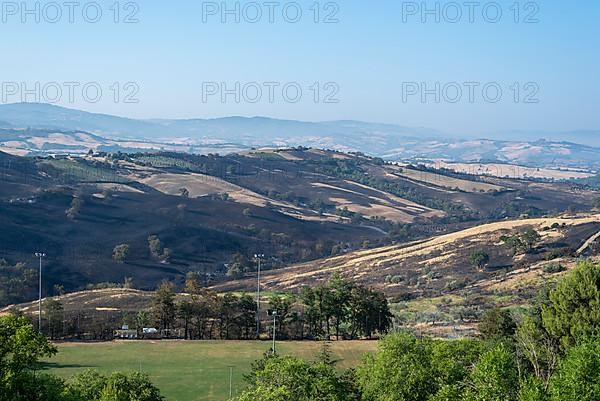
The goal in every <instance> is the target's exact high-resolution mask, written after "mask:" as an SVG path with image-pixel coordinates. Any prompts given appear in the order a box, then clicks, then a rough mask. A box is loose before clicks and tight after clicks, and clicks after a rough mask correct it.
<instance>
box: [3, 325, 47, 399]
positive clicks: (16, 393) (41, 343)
mask: <svg viewBox="0 0 600 401" xmlns="http://www.w3.org/2000/svg"><path fill="white" fill-rule="evenodd" d="M54 354H56V348H54V347H53V346H52V345H51V344H50V343H48V340H47V339H46V338H45V337H44V336H42V335H41V334H39V333H38V332H37V331H35V330H34V329H33V326H32V325H31V324H30V323H29V321H28V320H27V319H26V318H25V317H22V316H21V317H17V316H13V315H8V316H2V317H0V401H21V400H22V401H25V400H30V399H38V398H36V397H37V395H39V390H40V388H39V387H37V388H36V385H35V378H34V371H35V370H37V369H38V368H39V366H38V360H39V359H41V358H47V357H50V356H52V355H54Z"/></svg>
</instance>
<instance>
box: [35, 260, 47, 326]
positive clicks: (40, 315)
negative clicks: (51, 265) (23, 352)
mask: <svg viewBox="0 0 600 401" xmlns="http://www.w3.org/2000/svg"><path fill="white" fill-rule="evenodd" d="M35 256H36V257H37V258H39V259H40V273H39V274H38V276H39V301H38V331H39V332H40V333H41V332H42V258H45V257H46V254H45V253H44V252H36V253H35Z"/></svg>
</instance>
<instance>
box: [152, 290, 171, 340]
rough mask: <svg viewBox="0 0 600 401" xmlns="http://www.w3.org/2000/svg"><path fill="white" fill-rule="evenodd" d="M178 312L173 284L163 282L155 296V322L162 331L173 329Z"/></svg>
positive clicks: (153, 308)
mask: <svg viewBox="0 0 600 401" xmlns="http://www.w3.org/2000/svg"><path fill="white" fill-rule="evenodd" d="M176 310H177V308H176V306H175V292H174V291H173V284H172V283H170V282H168V281H163V282H162V283H161V284H160V286H159V287H158V289H157V290H156V293H155V294H154V301H153V307H152V312H153V314H154V320H155V321H156V322H157V324H158V325H159V327H160V328H161V329H163V330H166V329H169V328H170V327H171V325H172V324H173V322H174V321H175V313H176Z"/></svg>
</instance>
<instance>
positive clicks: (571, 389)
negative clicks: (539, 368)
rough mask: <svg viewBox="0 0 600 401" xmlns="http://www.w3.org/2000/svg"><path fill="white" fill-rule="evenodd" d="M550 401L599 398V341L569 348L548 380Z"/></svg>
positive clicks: (586, 400)
mask: <svg viewBox="0 0 600 401" xmlns="http://www.w3.org/2000/svg"><path fill="white" fill-rule="evenodd" d="M550 394H551V400H552V401H598V400H600V342H599V341H597V340H596V341H594V342H589V343H583V344H581V345H579V346H576V347H574V348H572V349H570V350H569V352H568V354H567V357H566V358H565V359H564V360H563V361H562V362H561V364H560V367H559V369H558V371H557V373H556V374H555V375H554V376H553V377H552V380H551V381H550Z"/></svg>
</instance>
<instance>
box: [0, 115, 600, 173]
mask: <svg viewBox="0 0 600 401" xmlns="http://www.w3.org/2000/svg"><path fill="white" fill-rule="evenodd" d="M0 120H1V121H3V123H2V124H0V127H2V129H0V150H2V151H5V152H10V153H13V154H18V155H36V154H64V153H71V154H85V153H87V152H88V150H89V149H94V150H96V151H106V152H117V151H121V152H148V151H159V150H165V151H179V152H189V153H196V154H203V153H204V154H205V153H219V154H228V153H235V152H239V151H242V150H249V149H251V148H254V147H263V146H269V147H275V148H285V147H295V146H309V147H314V148H325V149H335V150H339V151H343V152H357V151H360V152H364V153H366V154H369V155H371V156H377V157H382V158H384V159H386V160H391V161H399V160H404V161H406V160H410V161H420V162H437V161H443V162H460V163H472V162H477V163H479V162H493V163H509V164H518V165H524V166H528V167H534V168H543V167H550V168H555V167H563V168H574V169H582V170H585V171H591V172H594V173H595V172H596V171H599V170H600V164H599V163H600V162H599V161H598V160H600V157H599V156H600V149H599V148H598V147H599V146H600V142H599V141H600V140H599V139H598V138H599V136H598V135H596V133H595V132H593V131H589V132H588V131H577V132H573V133H561V134H560V138H562V140H561V141H558V140H556V139H553V138H556V137H557V135H556V134H548V135H544V134H540V133H537V134H527V135H526V134H523V135H508V136H502V135H496V136H495V137H492V138H490V137H487V138H486V137H485V136H483V137H480V138H466V137H465V138H463V137H457V136H453V135H447V134H444V133H441V132H437V131H435V130H431V129H426V128H411V127H403V126H399V125H393V124H380V123H367V122H361V121H326V122H305V121H294V120H278V119H273V118H267V117H253V118H245V117H225V118H216V119H187V120H159V119H153V120H135V119H129V118H123V117H117V116H111V115H105V114H96V113H88V112H84V111H80V110H73V109H68V108H63V107H59V106H54V105H49V104H37V103H16V104H5V105H0ZM524 138H526V139H524ZM569 141H570V142H569Z"/></svg>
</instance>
